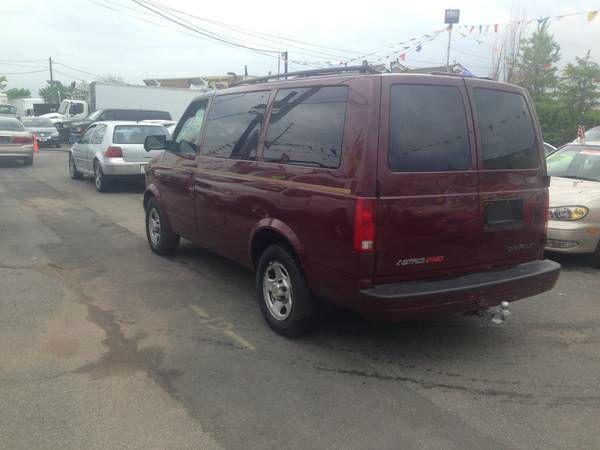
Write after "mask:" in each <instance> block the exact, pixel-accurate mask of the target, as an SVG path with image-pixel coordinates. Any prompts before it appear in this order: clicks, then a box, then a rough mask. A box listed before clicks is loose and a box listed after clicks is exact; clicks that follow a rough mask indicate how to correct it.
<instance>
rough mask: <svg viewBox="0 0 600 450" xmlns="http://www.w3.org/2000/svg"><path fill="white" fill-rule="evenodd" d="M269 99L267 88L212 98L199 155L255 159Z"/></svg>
mask: <svg viewBox="0 0 600 450" xmlns="http://www.w3.org/2000/svg"><path fill="white" fill-rule="evenodd" d="M268 100H269V92H268V91H261V92H246V93H242V94H230V95H220V96H217V97H215V98H214V99H213V102H212V105H211V107H210V110H209V112H208V117H207V120H206V132H205V137H204V144H203V146H202V150H201V151H200V154H201V155H204V156H215V157H218V158H232V159H246V160H254V159H256V150H257V147H258V138H259V135H260V129H261V126H262V122H263V118H264V116H265V111H266V108H267V102H268Z"/></svg>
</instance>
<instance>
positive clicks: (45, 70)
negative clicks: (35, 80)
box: [0, 69, 48, 75]
mask: <svg viewBox="0 0 600 450" xmlns="http://www.w3.org/2000/svg"><path fill="white" fill-rule="evenodd" d="M47 71H48V69H44V70H33V71H31V72H0V75H29V74H31V73H41V72H47Z"/></svg>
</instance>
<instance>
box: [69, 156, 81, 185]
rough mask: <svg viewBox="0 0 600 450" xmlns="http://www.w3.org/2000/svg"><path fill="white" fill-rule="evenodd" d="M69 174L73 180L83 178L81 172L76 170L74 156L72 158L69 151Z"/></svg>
mask: <svg viewBox="0 0 600 450" xmlns="http://www.w3.org/2000/svg"><path fill="white" fill-rule="evenodd" d="M69 175H70V176H71V179H73V180H81V179H82V178H83V175H82V174H81V172H80V171H79V170H77V166H76V165H75V158H73V155H72V154H71V153H69Z"/></svg>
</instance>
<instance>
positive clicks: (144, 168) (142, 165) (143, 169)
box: [140, 164, 146, 175]
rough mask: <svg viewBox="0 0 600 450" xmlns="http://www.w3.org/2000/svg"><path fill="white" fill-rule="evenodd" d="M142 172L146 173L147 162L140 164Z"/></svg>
mask: <svg viewBox="0 0 600 450" xmlns="http://www.w3.org/2000/svg"><path fill="white" fill-rule="evenodd" d="M140 172H141V174H142V175H146V165H145V164H141V165H140Z"/></svg>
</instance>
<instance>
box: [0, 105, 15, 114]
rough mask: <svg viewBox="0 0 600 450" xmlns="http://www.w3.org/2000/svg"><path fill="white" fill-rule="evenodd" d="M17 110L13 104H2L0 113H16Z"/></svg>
mask: <svg viewBox="0 0 600 450" xmlns="http://www.w3.org/2000/svg"><path fill="white" fill-rule="evenodd" d="M16 111H17V108H15V107H14V106H13V105H0V114H15V113H16Z"/></svg>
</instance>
